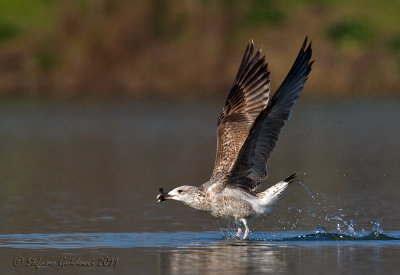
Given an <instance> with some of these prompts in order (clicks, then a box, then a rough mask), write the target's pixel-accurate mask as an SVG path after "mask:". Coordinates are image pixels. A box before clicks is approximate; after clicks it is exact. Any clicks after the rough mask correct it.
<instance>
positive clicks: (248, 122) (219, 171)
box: [211, 41, 270, 180]
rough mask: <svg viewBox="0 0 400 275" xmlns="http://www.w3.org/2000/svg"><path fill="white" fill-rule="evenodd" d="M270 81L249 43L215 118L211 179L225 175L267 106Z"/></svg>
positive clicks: (259, 51)
mask: <svg viewBox="0 0 400 275" xmlns="http://www.w3.org/2000/svg"><path fill="white" fill-rule="evenodd" d="M269 91H270V80H269V71H268V64H267V63H266V62H265V57H264V56H262V55H261V50H258V51H257V52H256V53H255V54H254V45H253V42H252V41H251V42H249V44H248V46H247V48H246V51H245V53H244V56H243V59H242V62H241V64H240V67H239V70H238V73H237V75H236V78H235V81H234V83H233V86H232V88H231V91H230V93H229V95H228V98H227V100H226V103H225V106H224V108H223V110H222V113H221V115H220V117H219V119H218V125H217V152H216V158H215V165H214V170H213V173H212V176H211V179H212V180H213V179H214V180H215V179H222V178H224V177H225V176H226V175H227V174H228V172H229V170H230V168H231V166H232V164H233V162H234V161H235V159H236V157H237V154H238V152H239V150H240V148H241V147H242V145H243V142H244V141H245V140H246V138H247V136H248V134H249V131H250V128H251V126H252V125H253V122H254V120H255V119H256V117H257V116H258V114H259V113H260V112H261V111H262V110H263V109H264V108H265V107H266V105H267V103H268V98H269Z"/></svg>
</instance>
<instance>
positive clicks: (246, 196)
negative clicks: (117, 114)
mask: <svg viewBox="0 0 400 275" xmlns="http://www.w3.org/2000/svg"><path fill="white" fill-rule="evenodd" d="M307 44H308V46H307ZM311 55H312V49H311V42H310V43H308V42H307V37H306V38H305V40H304V42H303V44H302V46H301V49H300V52H299V54H298V55H297V58H296V60H295V62H294V64H293V65H292V68H291V69H290V71H289V73H288V75H287V76H286V78H285V79H284V81H283V82H282V84H281V86H280V87H279V88H278V90H277V91H276V92H275V93H274V95H273V96H272V98H271V100H269V94H270V78H269V75H270V72H269V70H268V64H267V63H266V61H265V55H262V53H261V49H259V50H258V51H257V52H255V53H254V42H253V41H250V42H249V44H248V45H247V47H246V50H245V53H244V56H243V59H242V62H241V64H240V67H239V70H238V73H237V75H236V78H235V81H234V83H233V86H232V88H231V90H230V92H229V95H228V98H227V100H226V103H225V106H224V108H223V110H222V113H221V115H220V117H219V119H218V124H217V152H216V158H215V165H214V170H213V172H212V175H211V178H210V180H209V181H207V182H205V183H203V184H202V185H200V186H188V185H184V186H179V187H176V188H175V189H173V190H171V191H170V192H168V193H164V191H163V189H162V188H160V194H159V195H158V196H157V201H158V202H162V201H165V200H176V201H182V202H183V203H185V204H187V205H188V206H190V207H193V208H195V209H197V210H201V211H206V212H209V213H211V215H213V216H215V217H221V218H226V219H230V220H234V221H236V223H237V225H238V231H237V234H236V236H237V237H238V238H240V236H241V235H242V229H241V227H240V222H242V223H243V225H244V227H245V232H244V234H243V238H242V239H246V238H247V237H248V235H249V232H250V229H249V226H248V223H247V219H249V218H254V217H257V216H260V215H265V214H267V213H269V212H270V211H271V210H272V206H273V205H274V204H275V202H276V201H277V200H278V199H279V198H280V197H281V195H282V194H283V192H284V191H285V189H286V188H287V187H288V185H289V183H291V182H292V181H293V180H294V179H295V177H296V174H295V173H294V174H292V175H290V176H289V177H287V178H285V179H284V180H282V181H280V182H278V183H277V184H275V185H273V186H272V187H270V188H268V189H267V190H265V191H263V192H260V191H259V188H260V183H261V181H263V180H265V179H266V178H267V161H268V159H269V157H270V155H271V153H272V151H273V149H274V147H275V144H276V142H277V140H278V137H279V134H280V132H281V129H282V127H283V126H284V125H285V124H286V121H287V120H288V118H289V116H290V115H291V112H292V108H293V105H294V104H295V102H296V100H297V98H298V97H299V95H300V93H301V91H302V90H303V86H304V84H305V82H306V80H307V78H308V75H309V73H310V71H311V65H312V64H313V62H314V61H311Z"/></svg>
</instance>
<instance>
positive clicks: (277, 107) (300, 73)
mask: <svg viewBox="0 0 400 275" xmlns="http://www.w3.org/2000/svg"><path fill="white" fill-rule="evenodd" d="M306 45H307V37H306V39H305V40H304V43H303V45H302V47H301V49H300V52H299V54H298V56H297V58H296V60H295V62H294V64H293V66H292V68H291V69H290V71H289V73H288V75H287V76H286V78H285V80H284V81H283V83H282V84H281V86H280V87H279V89H278V90H277V91H276V93H275V94H274V96H273V97H272V99H271V102H270V103H269V104H268V106H267V108H265V109H264V110H263V111H262V112H261V113H260V115H259V116H258V117H257V119H256V121H255V122H254V125H253V127H252V128H251V130H250V133H249V136H248V137H247V139H246V141H245V142H244V144H243V146H242V148H241V149H240V151H239V154H238V157H237V159H236V160H235V163H234V165H233V166H232V169H231V171H230V174H229V176H228V179H227V182H226V184H227V185H233V186H236V187H240V188H243V189H245V190H248V191H257V187H258V185H259V184H260V181H261V180H263V179H265V178H266V177H267V160H268V158H269V157H270V155H271V153H272V151H273V149H274V147H275V143H276V141H277V140H278V137H279V133H280V132H281V129H282V127H283V126H284V125H285V123H286V121H287V119H288V118H289V116H290V113H291V111H292V107H293V105H294V103H295V102H296V100H297V98H298V97H299V95H300V92H301V91H302V89H303V86H304V83H305V82H306V80H307V77H308V74H309V73H310V71H311V65H312V63H313V61H310V59H311V54H312V50H311V43H310V44H309V45H308V47H307V48H306Z"/></svg>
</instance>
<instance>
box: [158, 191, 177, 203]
mask: <svg viewBox="0 0 400 275" xmlns="http://www.w3.org/2000/svg"><path fill="white" fill-rule="evenodd" d="M159 192H160V193H159V194H158V195H157V197H156V199H157V202H163V201H166V200H168V199H171V198H172V197H173V196H172V195H170V194H168V193H164V189H163V188H160V189H159Z"/></svg>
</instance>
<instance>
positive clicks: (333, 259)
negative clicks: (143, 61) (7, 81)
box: [0, 100, 400, 274]
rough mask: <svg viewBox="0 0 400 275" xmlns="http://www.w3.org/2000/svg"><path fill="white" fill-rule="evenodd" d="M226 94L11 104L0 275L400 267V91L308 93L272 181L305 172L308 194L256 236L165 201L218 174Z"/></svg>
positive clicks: (1, 170)
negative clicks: (162, 197)
mask: <svg viewBox="0 0 400 275" xmlns="http://www.w3.org/2000/svg"><path fill="white" fill-rule="evenodd" d="M222 104H223V100H221V102H209V101H202V102H195V101H189V102H168V103H162V102H129V101H128V102H96V103H93V102H91V103H86V102H69V103H65V102H63V103H62V102H37V101H36V102H32V101H6V102H2V103H0V144H1V148H2V154H0V175H1V178H2V180H1V182H0V206H1V207H0V216H1V217H2V218H1V219H0V270H1V271H3V272H1V273H11V272H12V273H19V272H21V273H25V272H26V270H27V269H29V270H33V269H36V268H40V269H41V271H42V272H49V273H54V272H66V273H70V272H77V273H79V272H82V273H86V272H93V273H97V272H112V271H117V272H118V271H119V272H121V273H127V272H133V271H135V272H137V273H139V272H146V273H149V272H150V273H177V272H180V273H182V272H184V273H195V274H200V273H201V274H203V273H211V272H213V271H225V272H230V273H233V274H245V273H246V274H247V273H249V272H254V273H274V274H275V273H294V274H296V273H316V272H317V273H322V272H323V273H332V274H336V273H342V274H347V273H348V274H350V273H351V274H354V273H361V272H362V273H385V274H387V273H393V274H394V273H396V272H397V270H398V268H399V264H398V260H397V258H396V257H397V256H396V255H399V252H400V243H399V238H400V233H399V230H400V211H399V210H400V209H399V207H400V203H399V202H398V194H399V191H400V169H399V166H400V147H398V140H400V123H398V121H400V111H399V110H400V101H381V102H376V101H355V100H354V101H342V100H333V101H331V102H322V101H308V102H300V104H298V105H297V106H296V108H295V110H294V113H293V116H292V118H291V120H290V122H289V123H288V124H287V125H286V127H285V129H284V131H283V133H282V135H281V138H280V140H279V142H278V145H277V148H276V150H275V151H274V154H273V156H272V158H271V160H270V162H269V178H268V180H267V182H266V183H264V186H265V188H267V187H268V186H270V185H271V184H273V183H275V182H277V181H279V180H281V179H283V178H285V177H286V176H288V175H289V174H291V173H292V172H293V171H295V172H297V174H298V175H299V180H300V181H301V182H302V183H304V184H305V185H306V186H307V188H308V189H309V192H308V191H307V190H306V189H305V188H304V187H302V186H301V185H300V184H292V185H291V186H290V188H288V191H287V193H286V194H285V196H284V197H282V199H281V200H280V201H279V202H278V204H277V205H276V207H275V210H274V212H272V213H271V214H270V215H268V216H266V217H261V218H259V219H255V220H252V221H250V223H249V225H250V228H251V230H252V233H251V235H250V239H249V240H248V241H242V240H238V239H235V238H232V237H231V235H232V234H233V233H232V232H233V231H234V230H235V228H234V224H231V223H229V222H227V221H224V220H219V219H215V218H213V217H210V216H209V215H207V214H204V213H199V212H197V211H194V210H192V209H190V208H187V207H185V206H183V205H181V204H179V203H176V202H165V203H162V204H159V203H156V202H155V196H156V195H157V193H158V188H159V187H163V188H164V189H165V190H169V189H171V188H173V187H175V186H178V185H183V184H192V185H199V184H201V183H202V182H204V181H206V180H207V178H208V177H209V175H210V173H211V170H212V165H213V162H214V154H215V124H216V120H217V118H218V114H219V111H220V110H221V108H222ZM310 193H311V194H310ZM316 228H317V229H316ZM326 231H327V232H326ZM316 232H318V234H317V233H316ZM328 232H329V233H328ZM78 258H79V259H78ZM15 261H17V262H16V263H17V264H18V261H21V263H22V266H21V265H18V266H17V267H15V266H14V265H15ZM60 261H61V263H60ZM88 261H89V262H90V263H93V261H95V263H96V266H94V264H92V265H89V266H83V265H84V264H85V263H86V264H88ZM54 262H55V263H56V264H55V265H51V264H53V263H54ZM68 263H69V265H68ZM63 264H64V266H62V265H63ZM73 264H75V266H71V265H73ZM110 265H114V266H110Z"/></svg>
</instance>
